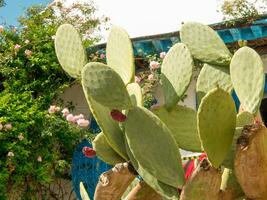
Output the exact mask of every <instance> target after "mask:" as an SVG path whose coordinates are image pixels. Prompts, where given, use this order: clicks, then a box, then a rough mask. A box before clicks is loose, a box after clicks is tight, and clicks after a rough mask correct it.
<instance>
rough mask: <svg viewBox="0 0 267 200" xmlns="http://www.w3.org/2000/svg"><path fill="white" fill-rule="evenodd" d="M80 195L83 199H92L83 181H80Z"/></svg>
mask: <svg viewBox="0 0 267 200" xmlns="http://www.w3.org/2000/svg"><path fill="white" fill-rule="evenodd" d="M80 195H81V198H82V200H90V198H89V195H88V194H87V192H86V189H85V187H84V185H83V182H80Z"/></svg>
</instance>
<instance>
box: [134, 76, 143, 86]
mask: <svg viewBox="0 0 267 200" xmlns="http://www.w3.org/2000/svg"><path fill="white" fill-rule="evenodd" d="M134 82H136V83H138V84H139V83H140V82H141V78H139V77H138V76H135V77H134Z"/></svg>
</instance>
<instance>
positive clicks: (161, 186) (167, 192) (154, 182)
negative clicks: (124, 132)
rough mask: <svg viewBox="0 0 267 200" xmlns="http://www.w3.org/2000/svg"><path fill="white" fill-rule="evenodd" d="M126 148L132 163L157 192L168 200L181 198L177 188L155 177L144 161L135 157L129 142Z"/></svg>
mask: <svg viewBox="0 0 267 200" xmlns="http://www.w3.org/2000/svg"><path fill="white" fill-rule="evenodd" d="M126 150H127V153H128V156H129V158H130V160H131V163H132V165H133V166H134V168H135V169H136V171H137V172H138V174H139V175H140V176H141V177H142V179H143V180H144V181H145V182H146V183H147V184H148V185H149V186H150V187H151V188H153V189H154V190H155V191H156V192H157V193H159V194H160V195H161V196H162V197H164V198H165V199H166V200H178V199H179V194H178V190H177V188H175V187H172V186H170V185H167V184H165V183H162V182H161V181H159V180H158V179H157V178H155V176H153V175H152V174H151V173H150V172H149V171H148V170H146V168H145V167H144V166H143V165H142V163H140V162H139V161H138V160H136V159H135V158H134V156H133V154H132V152H131V150H130V148H129V146H128V144H126Z"/></svg>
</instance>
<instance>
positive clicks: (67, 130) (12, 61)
mask: <svg viewBox="0 0 267 200" xmlns="http://www.w3.org/2000/svg"><path fill="white" fill-rule="evenodd" d="M73 7H75V9H76V11H79V12H80V14H79V16H80V18H81V19H82V20H81V21H79V23H77V20H78V16H74V15H71V14H70V13H71V9H72V10H73ZM68 8H69V9H70V10H68ZM68 8H67V7H66V6H65V5H64V4H62V3H56V4H51V5H49V6H48V7H47V8H43V7H39V6H34V7H31V8H29V9H28V10H27V13H26V15H25V16H22V17H21V18H20V25H21V28H20V29H17V28H16V27H7V26H6V27H4V29H3V27H2V29H1V31H0V78H1V83H2V84H1V93H0V122H1V123H0V166H1V167H0V199H6V198H15V199H18V198H25V199H29V198H36V197H37V196H36V195H40V194H46V193H49V184H50V183H51V182H52V181H53V180H54V179H55V178H56V177H63V178H64V177H65V178H68V177H69V175H70V174H69V169H70V162H71V156H72V152H73V149H74V146H75V145H76V144H77V143H78V142H79V140H80V139H82V138H84V137H89V136H90V134H89V132H88V130H87V129H83V128H80V127H78V126H77V125H74V124H73V123H71V122H68V121H66V119H65V118H64V117H63V116H62V114H61V113H60V112H59V111H58V112H55V113H51V114H49V112H48V111H47V110H48V108H49V106H50V105H51V104H52V103H53V102H54V100H55V99H56V98H57V97H58V95H59V94H60V93H61V92H62V91H63V90H64V89H65V88H66V87H67V86H69V85H70V84H71V83H72V82H73V79H72V78H70V77H69V76H67V75H66V74H65V73H64V72H63V71H62V69H61V67H60V66H59V64H58V61H57V58H56V55H55V50H54V41H53V36H54V34H55V32H56V29H57V27H58V26H59V24H62V23H64V22H68V23H71V22H74V21H75V24H76V25H77V26H79V27H78V30H81V31H84V30H90V33H92V32H94V30H96V32H95V34H94V36H93V37H84V40H83V42H84V43H85V44H86V45H90V44H93V43H94V42H96V41H98V40H99V39H100V35H99V34H98V31H97V30H99V29H100V24H101V23H102V22H104V23H105V22H106V20H107V19H106V18H103V19H102V18H96V17H94V14H95V11H96V10H95V7H94V5H93V4H91V2H89V3H87V4H86V5H84V4H83V5H81V4H74V5H71V6H70V7H68ZM63 16H64V17H63ZM83 17H85V18H83ZM61 106H70V105H61ZM8 194H9V195H17V197H14V196H13V197H11V196H8Z"/></svg>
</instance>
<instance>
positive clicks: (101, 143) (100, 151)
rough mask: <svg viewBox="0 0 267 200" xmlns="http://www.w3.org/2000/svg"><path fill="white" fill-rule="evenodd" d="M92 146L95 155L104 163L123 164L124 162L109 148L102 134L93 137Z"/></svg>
mask: <svg viewBox="0 0 267 200" xmlns="http://www.w3.org/2000/svg"><path fill="white" fill-rule="evenodd" d="M92 144H93V148H94V150H95V151H96V155H97V156H98V157H99V158H100V159H101V160H103V161H104V162H106V163H108V164H110V165H116V164H117V163H123V162H125V160H124V159H123V158H122V157H121V156H119V155H118V154H117V153H116V152H115V151H114V150H113V149H112V148H111V146H110V145H109V143H108V142H107V139H106V136H105V135H104V133H103V132H101V133H99V134H98V135H97V136H96V137H95V139H94V140H93V142H92Z"/></svg>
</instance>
